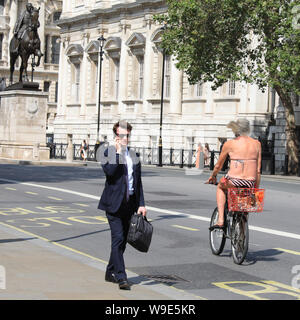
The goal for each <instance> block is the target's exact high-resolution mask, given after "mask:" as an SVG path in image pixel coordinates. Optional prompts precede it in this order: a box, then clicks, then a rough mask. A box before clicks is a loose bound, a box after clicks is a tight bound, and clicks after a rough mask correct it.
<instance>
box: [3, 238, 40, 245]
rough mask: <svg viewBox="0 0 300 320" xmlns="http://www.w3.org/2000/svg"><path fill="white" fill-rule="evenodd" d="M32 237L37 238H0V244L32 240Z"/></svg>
mask: <svg viewBox="0 0 300 320" xmlns="http://www.w3.org/2000/svg"><path fill="white" fill-rule="evenodd" d="M33 239H37V238H36V237H34V238H16V239H0V244H1V243H8V242H19V241H27V240H33Z"/></svg>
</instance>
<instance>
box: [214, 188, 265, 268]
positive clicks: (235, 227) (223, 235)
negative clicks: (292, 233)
mask: <svg viewBox="0 0 300 320" xmlns="http://www.w3.org/2000/svg"><path fill="white" fill-rule="evenodd" d="M263 200H264V189H256V188H228V193H227V197H226V203H225V210H224V227H223V228H222V229H214V230H210V231H209V244H210V248H211V250H212V253H213V254H215V255H220V254H221V253H222V252H223V249H224V246H225V242H226V239H230V241H231V251H232V257H233V261H234V262H235V263H236V264H242V263H243V261H244V260H245V258H246V255H247V253H248V246H249V226H248V213H249V212H261V211H262V210H263ZM228 202H229V204H228ZM217 221H218V208H215V210H214V211H213V213H212V216H211V220H210V227H212V226H213V225H215V224H216V223H217Z"/></svg>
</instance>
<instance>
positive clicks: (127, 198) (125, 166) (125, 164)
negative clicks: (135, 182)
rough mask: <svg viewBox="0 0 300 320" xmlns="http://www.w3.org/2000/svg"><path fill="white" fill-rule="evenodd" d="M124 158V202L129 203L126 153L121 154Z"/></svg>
mask: <svg viewBox="0 0 300 320" xmlns="http://www.w3.org/2000/svg"><path fill="white" fill-rule="evenodd" d="M123 158H124V169H125V170H124V171H125V178H126V201H127V202H128V201H129V181H128V167H127V161H126V151H125V152H124V153H123Z"/></svg>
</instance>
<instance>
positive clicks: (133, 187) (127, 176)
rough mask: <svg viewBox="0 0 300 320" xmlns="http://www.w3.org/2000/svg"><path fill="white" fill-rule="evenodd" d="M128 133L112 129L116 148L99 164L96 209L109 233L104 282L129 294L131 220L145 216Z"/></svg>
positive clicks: (124, 127)
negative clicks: (103, 179) (99, 191)
mask: <svg viewBox="0 0 300 320" xmlns="http://www.w3.org/2000/svg"><path fill="white" fill-rule="evenodd" d="M131 130H132V126H131V125H130V124H129V123H128V122H125V121H119V122H117V123H116V124H115V125H114V127H113V131H114V134H115V146H110V147H109V148H107V149H106V150H105V151H104V157H102V159H101V160H100V162H101V166H102V168H103V171H104V173H105V175H106V182H105V188H104V190H103V193H102V196H101V199H100V202H99V206H98V208H99V209H101V210H104V211H105V212H106V216H107V219H108V222H109V226H110V230H111V254H110V259H109V263H108V265H107V268H106V274H105V280H106V281H110V282H115V283H118V284H119V288H120V289H124V290H130V285H129V283H128V280H127V275H126V272H125V264H124V258H123V254H124V251H125V247H126V239H127V234H128V229H129V224H130V218H131V216H132V215H133V214H134V213H135V212H137V213H138V214H143V215H144V216H145V215H146V208H145V203H144V193H143V186H142V180H141V163H140V161H139V155H138V154H137V153H135V152H134V151H133V150H130V149H129V148H128V142H129V138H130V133H131Z"/></svg>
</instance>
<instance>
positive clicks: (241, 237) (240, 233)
mask: <svg viewBox="0 0 300 320" xmlns="http://www.w3.org/2000/svg"><path fill="white" fill-rule="evenodd" d="M231 230H232V234H231V250H232V257H233V261H234V262H235V263H236V264H241V263H243V261H244V260H245V257H246V255H247V252H248V243H249V227H248V220H247V216H246V215H245V214H243V213H236V214H235V215H234V217H233V221H232V228H231Z"/></svg>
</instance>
